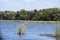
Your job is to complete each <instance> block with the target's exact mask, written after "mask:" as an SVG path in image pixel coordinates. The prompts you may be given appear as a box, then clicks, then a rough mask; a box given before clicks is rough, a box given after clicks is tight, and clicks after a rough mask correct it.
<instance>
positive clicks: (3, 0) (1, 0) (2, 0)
mask: <svg viewBox="0 0 60 40" xmlns="http://www.w3.org/2000/svg"><path fill="white" fill-rule="evenodd" d="M5 1H8V0H0V2H5Z"/></svg>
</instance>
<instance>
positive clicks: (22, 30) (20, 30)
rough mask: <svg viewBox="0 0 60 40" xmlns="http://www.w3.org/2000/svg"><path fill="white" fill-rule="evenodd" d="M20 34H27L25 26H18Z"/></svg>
mask: <svg viewBox="0 0 60 40" xmlns="http://www.w3.org/2000/svg"><path fill="white" fill-rule="evenodd" d="M18 34H19V35H24V34H25V26H24V25H21V26H19V27H18Z"/></svg>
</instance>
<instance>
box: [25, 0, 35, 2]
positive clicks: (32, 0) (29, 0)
mask: <svg viewBox="0 0 60 40" xmlns="http://www.w3.org/2000/svg"><path fill="white" fill-rule="evenodd" d="M25 1H26V2H34V1H36V0H25Z"/></svg>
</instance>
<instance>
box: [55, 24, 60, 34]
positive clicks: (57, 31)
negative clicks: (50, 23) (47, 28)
mask: <svg viewBox="0 0 60 40" xmlns="http://www.w3.org/2000/svg"><path fill="white" fill-rule="evenodd" d="M59 25H60V24H59ZM59 25H57V29H56V34H60V26H59Z"/></svg>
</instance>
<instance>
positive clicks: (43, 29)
mask: <svg viewBox="0 0 60 40" xmlns="http://www.w3.org/2000/svg"><path fill="white" fill-rule="evenodd" d="M23 23H24V22H0V29H1V35H2V36H1V37H2V38H3V40H56V39H55V38H52V37H47V36H39V34H55V31H56V24H41V23H31V22H30V23H28V24H26V25H25V35H23V36H20V35H18V34H17V31H18V26H17V25H22V24H23Z"/></svg>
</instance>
